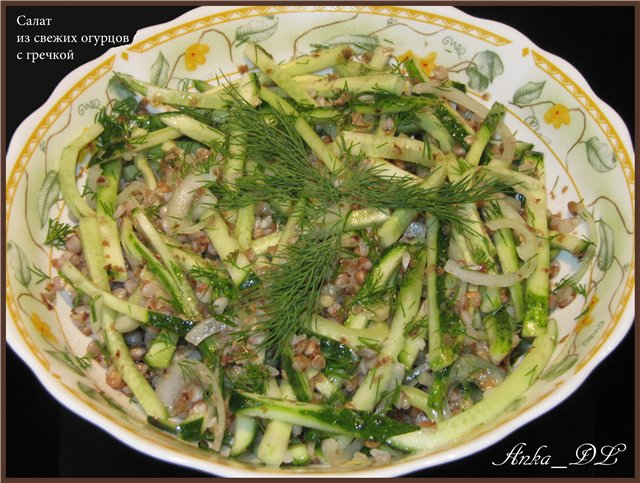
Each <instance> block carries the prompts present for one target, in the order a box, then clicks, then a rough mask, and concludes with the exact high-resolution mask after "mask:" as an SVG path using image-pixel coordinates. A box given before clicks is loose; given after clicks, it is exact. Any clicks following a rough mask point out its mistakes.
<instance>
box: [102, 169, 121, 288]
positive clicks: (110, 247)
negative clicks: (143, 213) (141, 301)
mask: <svg viewBox="0 0 640 483" xmlns="http://www.w3.org/2000/svg"><path fill="white" fill-rule="evenodd" d="M121 174H122V161H120V160H116V161H110V162H108V163H104V164H103V165H102V175H101V177H102V178H103V182H102V183H98V188H97V193H96V215H97V220H98V226H99V228H100V235H101V238H102V240H101V245H102V251H103V252H104V259H105V266H107V267H108V270H109V273H110V274H111V275H112V276H113V279H114V280H115V281H116V282H124V281H126V280H127V268H126V266H125V264H124V254H123V253H122V247H121V246H120V236H119V234H118V224H117V223H116V220H115V219H114V218H113V213H114V212H115V210H116V208H117V204H118V202H117V198H118V183H119V182H120V175H121Z"/></svg>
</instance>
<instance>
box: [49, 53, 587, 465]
mask: <svg viewBox="0 0 640 483" xmlns="http://www.w3.org/2000/svg"><path fill="white" fill-rule="evenodd" d="M244 54H245V57H246V65H245V66H242V67H241V69H240V71H241V75H240V76H239V78H238V79H237V80H234V81H229V80H225V81H224V82H222V83H221V84H220V85H212V84H210V83H207V82H204V81H199V80H192V81H191V82H190V83H189V86H190V88H189V90H172V89H168V88H165V87H158V86H155V85H151V84H149V83H147V82H144V81H142V80H139V79H136V78H133V77H131V76H129V75H126V74H123V73H115V74H114V76H113V78H112V79H111V81H110V82H111V83H114V84H117V85H118V87H119V91H120V92H127V93H128V94H127V95H126V96H121V97H122V98H121V99H117V100H112V102H110V104H109V105H108V107H107V108H105V109H102V110H101V111H100V112H99V114H98V115H97V116H96V119H95V124H93V125H91V126H87V127H86V128H85V129H84V130H83V131H82V132H79V133H76V135H77V138H75V139H69V143H68V146H67V147H66V149H65V150H64V152H63V154H62V157H61V160H60V170H59V182H60V187H61V192H62V194H63V196H64V200H65V203H66V206H67V208H68V211H69V217H70V219H71V220H73V221H72V223H66V222H61V221H57V220H51V221H50V223H49V234H48V237H47V241H48V243H50V244H52V245H55V246H56V247H58V248H60V249H61V251H60V253H59V254H58V255H59V258H56V259H55V260H54V264H55V266H56V268H57V269H58V272H59V277H57V278H56V279H54V280H53V281H52V283H51V284H50V287H49V289H50V293H48V294H45V296H46V297H48V299H52V293H55V291H57V290H64V291H68V292H70V293H71V295H72V300H73V304H72V307H71V319H72V320H73V321H74V323H75V324H76V325H77V326H78V327H79V328H80V330H82V331H83V332H84V333H85V334H86V335H87V337H88V353H89V354H90V355H92V357H94V359H95V363H96V364H100V365H102V367H104V369H105V377H106V382H107V383H108V384H109V385H110V386H111V387H113V388H115V389H118V390H120V391H122V392H124V393H125V394H127V395H129V396H131V401H132V403H133V404H136V405H138V406H139V407H140V409H141V410H142V411H143V412H144V414H145V415H146V418H147V420H148V422H149V424H151V425H153V426H156V427H157V428H159V429H160V430H162V431H167V432H170V433H172V434H174V435H175V437H176V438H180V439H182V440H186V441H190V442H193V444H194V445H197V446H198V447H199V448H201V449H202V450H203V451H204V452H212V453H217V454H220V455H222V456H224V457H229V458H237V459H239V460H241V461H244V462H248V463H255V464H256V465H268V466H271V467H279V466H303V465H329V466H342V465H347V466H364V465H370V464H376V463H380V462H385V461H389V460H391V459H393V458H397V457H400V456H402V455H404V454H406V453H412V452H431V451H435V450H438V449H441V448H445V447H449V446H452V445H454V444H456V443H457V442H459V441H461V440H462V439H464V438H466V437H469V436H472V435H473V434H474V432H475V431H477V430H478V428H479V427H481V426H487V425H489V424H491V423H492V422H493V421H494V420H495V419H496V418H498V417H499V416H500V415H502V414H503V413H505V412H506V411H507V410H508V409H509V407H512V406H513V404H514V403H515V402H516V401H517V400H519V399H520V398H521V397H522V396H523V394H524V393H525V392H526V391H527V389H528V388H529V387H530V386H531V384H532V383H533V382H534V381H535V380H536V379H537V378H538V377H539V376H540V374H541V372H542V371H543V369H544V368H545V366H546V364H547V362H548V361H549V358H550V357H551V354H552V353H553V351H554V348H555V344H556V338H557V328H556V323H555V321H554V320H553V318H552V317H551V315H550V313H551V312H552V311H553V310H554V309H555V308H556V307H563V306H565V305H568V304H569V303H570V302H571V301H572V300H573V298H574V296H575V293H576V292H578V291H579V290H580V286H579V285H578V282H579V281H580V279H581V277H582V275H583V274H584V272H585V270H586V268H587V266H588V263H589V260H590V259H591V257H592V256H593V244H592V243H591V242H590V241H589V240H588V239H587V238H585V237H579V236H578V235H575V234H572V230H573V229H574V228H575V227H576V225H577V223H578V222H584V224H585V226H586V227H587V229H586V230H587V232H593V229H594V223H593V220H592V219H591V218H590V215H589V213H588V211H587V210H586V209H584V207H583V206H582V205H581V204H579V203H572V204H571V206H570V207H569V210H570V211H571V213H572V215H573V218H570V219H566V220H558V217H557V216H555V215H552V214H550V213H549V212H548V210H547V191H546V188H545V176H544V159H543V156H542V154H541V153H539V152H537V151H535V147H534V146H533V145H531V144H528V143H525V142H520V141H519V140H517V139H516V138H515V137H514V135H513V134H512V133H511V132H510V130H509V129H508V128H507V126H506V125H505V124H504V122H503V118H504V115H505V112H506V108H505V106H503V105H501V104H499V103H497V102H496V103H493V105H490V106H489V107H487V106H485V105H484V104H482V103H480V102H478V101H476V100H475V99H474V98H473V97H471V96H470V95H468V94H467V93H466V88H465V86H464V85H462V84H460V83H457V82H454V81H452V80H450V79H448V77H447V71H446V69H441V68H438V67H437V66H436V67H435V69H432V68H429V69H424V68H423V67H424V66H423V65H421V62H420V61H419V59H418V58H416V57H415V56H413V55H412V54H410V53H409V54H407V55H398V53H394V52H393V51H392V50H391V49H387V48H380V47H379V48H376V49H375V50H373V51H371V52H367V53H366V54H364V55H360V56H358V55H356V54H355V52H354V51H353V50H352V49H351V48H350V47H349V46H348V45H340V46H333V47H331V48H323V49H319V50H317V51H314V52H312V53H310V54H308V55H304V56H301V57H298V58H296V59H294V60H292V61H289V62H278V60H277V59H274V58H273V56H272V55H270V54H269V53H268V52H266V51H265V50H264V49H263V48H262V47H261V46H259V45H256V44H248V45H247V46H246V50H245V52H244ZM427 74H430V75H427ZM78 173H81V174H82V176H79V177H78V176H77V175H78ZM78 179H80V181H78ZM560 251H566V252H569V253H571V254H572V255H574V256H575V257H577V258H578V259H579V260H580V261H579V263H578V264H577V267H578V269H577V271H576V272H575V273H574V274H573V275H570V276H566V277H564V278H562V279H560V277H559V276H557V273H558V267H559V265H558V263H557V262H555V261H554V259H555V257H556V255H557V254H558V253H559V252H560Z"/></svg>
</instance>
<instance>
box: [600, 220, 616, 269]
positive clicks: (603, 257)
mask: <svg viewBox="0 0 640 483" xmlns="http://www.w3.org/2000/svg"><path fill="white" fill-rule="evenodd" d="M598 225H599V237H600V240H599V242H598V256H597V259H598V268H599V269H600V270H602V271H603V272H606V271H607V270H609V269H610V268H611V265H612V264H613V254H614V251H613V241H614V236H613V229H612V228H611V227H610V226H609V225H607V224H606V223H605V222H604V221H602V220H598Z"/></svg>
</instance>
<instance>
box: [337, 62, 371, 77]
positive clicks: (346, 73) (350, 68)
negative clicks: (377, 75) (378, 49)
mask: <svg viewBox="0 0 640 483" xmlns="http://www.w3.org/2000/svg"><path fill="white" fill-rule="evenodd" d="M333 71H334V72H335V73H336V74H337V75H339V76H340V77H357V76H361V75H368V74H369V73H370V69H369V68H368V67H367V65H366V64H363V63H362V62H356V61H354V60H351V59H349V60H347V61H346V62H345V63H343V64H338V65H335V66H334V67H333Z"/></svg>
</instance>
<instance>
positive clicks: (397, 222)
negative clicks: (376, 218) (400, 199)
mask: <svg viewBox="0 0 640 483" xmlns="http://www.w3.org/2000/svg"><path fill="white" fill-rule="evenodd" d="M446 171H447V170H446V169H445V167H444V165H442V164H437V165H436V166H435V167H434V169H433V171H432V172H431V175H430V176H429V177H428V178H426V179H425V180H424V181H423V182H422V183H421V184H420V186H422V187H423V188H424V189H432V188H437V187H439V186H441V185H442V184H443V183H444V181H445V179H446V175H447V173H446ZM417 214H418V211H417V210H412V209H410V208H399V209H397V210H395V211H394V212H393V214H392V215H391V217H390V218H389V219H388V220H387V221H386V222H385V223H384V224H383V225H382V226H381V227H380V229H379V230H378V237H379V238H380V244H381V245H382V246H383V247H388V246H389V245H392V244H394V243H395V242H397V241H398V240H399V239H400V237H401V236H402V234H403V233H404V232H405V230H406V229H407V228H408V227H409V224H410V223H411V220H413V219H414V218H415V217H416V215H417Z"/></svg>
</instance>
